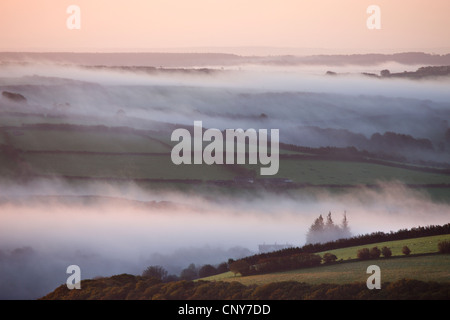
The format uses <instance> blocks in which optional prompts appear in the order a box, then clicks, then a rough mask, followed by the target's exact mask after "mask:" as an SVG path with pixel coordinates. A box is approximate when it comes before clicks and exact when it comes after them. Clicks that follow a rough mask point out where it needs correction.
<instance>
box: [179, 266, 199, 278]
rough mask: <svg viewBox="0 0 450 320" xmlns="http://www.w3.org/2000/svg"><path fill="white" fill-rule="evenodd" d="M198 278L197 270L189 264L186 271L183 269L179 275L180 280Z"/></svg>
mask: <svg viewBox="0 0 450 320" xmlns="http://www.w3.org/2000/svg"><path fill="white" fill-rule="evenodd" d="M196 278H198V273H197V268H196V267H195V264H193V263H191V264H190V265H189V266H188V267H187V268H186V269H183V270H182V271H181V273H180V279H181V280H194V279H196Z"/></svg>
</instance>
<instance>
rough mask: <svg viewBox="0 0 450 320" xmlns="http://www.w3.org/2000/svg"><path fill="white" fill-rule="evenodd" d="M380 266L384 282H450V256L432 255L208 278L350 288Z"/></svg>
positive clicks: (246, 282)
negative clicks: (350, 284) (328, 284)
mask: <svg viewBox="0 0 450 320" xmlns="http://www.w3.org/2000/svg"><path fill="white" fill-rule="evenodd" d="M370 265H377V266H379V267H380V270H381V281H382V283H383V282H392V281H396V280H400V279H403V278H409V279H416V280H422V281H436V282H450V255H448V254H447V255H432V256H419V257H414V256H410V257H405V258H401V259H392V258H391V259H384V258H380V259H376V260H369V261H357V262H351V263H350V262H349V263H340V264H335V265H329V266H321V267H316V268H307V269H298V270H292V271H286V272H277V273H271V274H264V275H254V276H247V277H240V276H237V277H234V275H233V273H231V272H229V273H226V274H222V275H219V276H220V277H219V276H216V278H212V277H210V278H211V279H209V278H204V279H202V280H211V281H238V282H241V283H242V284H244V285H261V284H267V283H271V282H280V281H298V282H306V283H310V284H321V283H336V284H346V283H353V282H366V280H367V278H368V277H369V275H368V274H367V273H366V270H367V267H368V266H370Z"/></svg>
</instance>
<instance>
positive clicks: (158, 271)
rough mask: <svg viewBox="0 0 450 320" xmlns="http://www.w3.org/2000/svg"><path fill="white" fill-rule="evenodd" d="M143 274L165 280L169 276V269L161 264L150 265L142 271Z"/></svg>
mask: <svg viewBox="0 0 450 320" xmlns="http://www.w3.org/2000/svg"><path fill="white" fill-rule="evenodd" d="M142 276H143V277H146V278H155V279H158V280H161V281H163V280H164V279H165V278H166V277H167V270H166V269H164V268H163V267H161V266H149V267H148V268H147V269H145V270H144V272H142Z"/></svg>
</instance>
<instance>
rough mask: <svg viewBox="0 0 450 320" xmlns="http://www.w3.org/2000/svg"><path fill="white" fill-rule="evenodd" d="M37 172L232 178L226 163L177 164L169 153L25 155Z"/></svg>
mask: <svg viewBox="0 0 450 320" xmlns="http://www.w3.org/2000/svg"><path fill="white" fill-rule="evenodd" d="M23 157H24V158H25V159H26V161H27V162H28V163H29V164H30V165H31V168H32V169H33V171H34V172H36V173H40V174H43V175H66V176H79V177H93V178H100V177H102V178H129V179H199V180H214V179H217V180H221V179H233V177H234V176H235V173H233V171H231V170H228V169H227V168H228V167H226V166H219V165H215V166H214V165H212V166H200V165H178V166H177V165H175V164H173V163H172V161H171V159H170V156H169V155H162V156H134V155H126V156H114V155H80V154H26V155H24V156H23Z"/></svg>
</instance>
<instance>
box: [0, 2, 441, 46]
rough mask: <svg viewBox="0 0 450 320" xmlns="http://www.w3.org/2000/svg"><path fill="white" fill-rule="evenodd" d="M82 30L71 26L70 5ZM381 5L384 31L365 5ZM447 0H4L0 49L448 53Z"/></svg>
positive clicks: (0, 16) (0, 28)
mask: <svg viewBox="0 0 450 320" xmlns="http://www.w3.org/2000/svg"><path fill="white" fill-rule="evenodd" d="M72 4H75V5H78V6H79V7H80V8H81V30H69V29H68V28H67V27H66V20H67V18H68V17H69V15H68V14H67V13H66V9H67V7H68V6H69V5H72ZM369 5H378V6H380V8H381V25H382V29H381V30H368V29H367V27H366V20H367V18H368V16H369V15H368V14H367V13H366V9H367V7H368V6H369ZM449 12H450V1H449V0H428V1H424V0H341V1H338V0H277V1H274V0H2V1H1V2H0V50H1V51H8V50H9V51H13V50H14V51H15V50H26V51H36V50H38V51H133V50H136V49H138V50H141V51H142V50H158V49H167V48H196V47H210V48H214V47H216V48H217V47H282V48H313V49H332V50H337V51H342V52H367V51H371V52H386V51H404V50H423V51H427V52H438V53H443V52H450V49H449V48H450V22H449V21H450V19H449V17H448V14H449Z"/></svg>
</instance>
